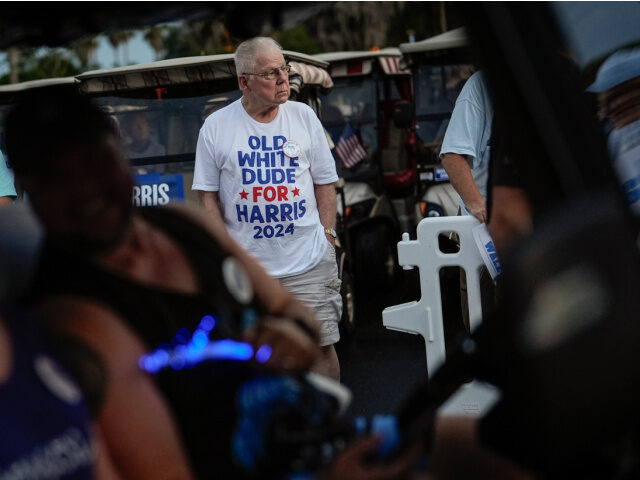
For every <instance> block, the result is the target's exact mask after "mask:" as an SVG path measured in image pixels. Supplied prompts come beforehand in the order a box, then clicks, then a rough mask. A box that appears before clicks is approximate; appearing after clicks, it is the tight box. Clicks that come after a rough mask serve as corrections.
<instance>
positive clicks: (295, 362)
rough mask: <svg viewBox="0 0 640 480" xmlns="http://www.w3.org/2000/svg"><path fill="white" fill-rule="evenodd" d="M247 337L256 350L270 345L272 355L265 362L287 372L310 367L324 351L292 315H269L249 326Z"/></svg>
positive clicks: (245, 338)
mask: <svg viewBox="0 0 640 480" xmlns="http://www.w3.org/2000/svg"><path fill="white" fill-rule="evenodd" d="M244 340H245V341H246V342H248V343H250V344H251V345H253V347H254V351H256V352H258V351H259V350H260V347H262V346H263V345H268V347H270V348H271V356H270V357H269V358H268V360H267V361H266V362H261V363H264V365H266V366H268V367H271V368H274V369H276V370H279V371H282V372H286V373H293V372H301V371H305V370H308V369H309V367H310V366H311V364H312V363H313V362H314V361H315V360H316V358H317V357H318V355H319V354H320V347H318V345H317V342H315V341H314V339H312V338H311V336H309V334H308V333H307V332H305V331H304V330H303V329H302V328H300V327H299V326H298V325H296V323H295V322H293V321H292V320H290V319H288V318H276V317H268V318H267V319H265V320H263V321H261V322H259V323H258V324H256V325H254V326H253V327H251V328H250V329H248V330H247V331H246V332H245V334H244ZM257 360H258V361H260V358H257Z"/></svg>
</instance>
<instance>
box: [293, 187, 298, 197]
mask: <svg viewBox="0 0 640 480" xmlns="http://www.w3.org/2000/svg"><path fill="white" fill-rule="evenodd" d="M291 191H292V192H293V196H294V197H297V196H299V195H300V189H299V188H298V187H296V188H294V189H293V190H291Z"/></svg>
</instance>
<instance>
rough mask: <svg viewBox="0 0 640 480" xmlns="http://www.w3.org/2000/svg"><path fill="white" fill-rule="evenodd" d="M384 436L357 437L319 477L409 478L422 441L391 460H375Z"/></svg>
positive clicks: (338, 479)
mask: <svg viewBox="0 0 640 480" xmlns="http://www.w3.org/2000/svg"><path fill="white" fill-rule="evenodd" d="M380 443H381V439H380V437H378V436H376V435H369V436H367V437H364V438H360V439H358V440H356V441H355V442H354V443H353V444H352V445H351V446H349V447H348V448H347V449H346V450H345V451H344V452H342V453H341V454H340V455H339V456H338V457H336V458H335V460H334V461H333V463H332V464H331V465H330V466H329V469H328V470H327V471H326V472H324V473H323V474H322V475H321V476H320V477H319V478H318V480H392V479H403V478H408V475H409V474H411V472H412V470H413V468H412V467H413V466H414V465H415V463H416V461H417V459H418V456H419V455H420V453H421V452H422V450H423V449H422V444H421V443H416V444H415V445H413V446H412V447H411V448H410V449H408V450H407V451H406V452H405V453H403V454H402V456H401V457H399V458H397V459H394V460H392V461H391V462H390V463H382V462H380V461H375V462H372V461H371V459H372V458H375V456H376V453H377V450H378V448H379V447H380Z"/></svg>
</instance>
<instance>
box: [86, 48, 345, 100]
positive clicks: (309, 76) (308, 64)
mask: <svg viewBox="0 0 640 480" xmlns="http://www.w3.org/2000/svg"><path fill="white" fill-rule="evenodd" d="M282 53H283V54H284V56H285V59H287V61H288V62H289V63H290V64H291V66H292V72H293V73H294V74H296V73H297V74H299V75H300V76H302V79H303V82H304V83H310V84H318V85H322V86H323V87H326V88H330V87H331V86H332V85H333V83H332V82H331V78H330V77H329V74H328V73H327V71H326V68H327V67H328V66H329V64H328V63H327V62H325V61H322V60H320V59H318V58H314V57H312V56H310V55H306V54H304V53H298V52H292V51H289V50H283V52H282ZM233 57H234V55H233V54H232V53H225V54H221V55H202V56H197V57H183V58H173V59H169V60H159V61H157V62H151V63H144V64H140V65H130V66H126V67H117V68H109V69H104V70H93V71H90V72H86V73H82V74H80V75H78V76H77V77H76V78H77V79H78V80H79V81H80V83H81V85H80V89H81V90H82V91H83V92H84V93H103V92H114V91H124V90H132V89H139V88H153V87H162V86H167V85H180V84H188V83H196V82H207V81H212V80H220V79H233V78H235V76H236V73H235V64H234V62H233Z"/></svg>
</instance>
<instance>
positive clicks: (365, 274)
mask: <svg viewBox="0 0 640 480" xmlns="http://www.w3.org/2000/svg"><path fill="white" fill-rule="evenodd" d="M354 256H355V266H356V270H355V273H356V278H357V279H358V280H357V282H358V291H360V292H362V291H363V289H367V290H374V291H380V290H384V289H386V288H389V287H390V286H391V285H392V284H393V282H394V281H395V279H396V276H397V272H398V261H397V257H396V242H394V240H393V238H392V233H391V231H390V229H389V228H388V227H387V226H386V225H383V224H378V225H375V226H373V227H372V228H368V229H366V230H362V231H360V232H358V236H357V238H356V241H355V249H354Z"/></svg>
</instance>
